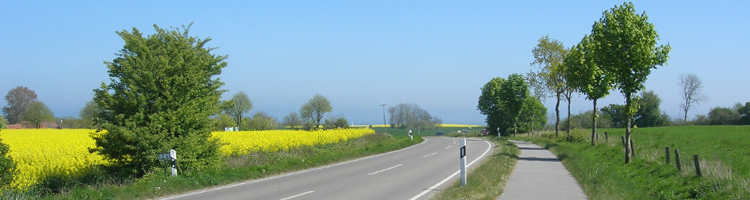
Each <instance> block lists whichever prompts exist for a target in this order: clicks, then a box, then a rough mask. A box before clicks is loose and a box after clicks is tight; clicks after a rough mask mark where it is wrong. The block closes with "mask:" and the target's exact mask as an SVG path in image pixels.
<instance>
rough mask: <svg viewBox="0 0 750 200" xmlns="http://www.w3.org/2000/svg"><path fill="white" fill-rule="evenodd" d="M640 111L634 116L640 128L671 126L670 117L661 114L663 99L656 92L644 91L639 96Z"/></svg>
mask: <svg viewBox="0 0 750 200" xmlns="http://www.w3.org/2000/svg"><path fill="white" fill-rule="evenodd" d="M637 99H638V111H636V113H635V115H634V116H633V119H634V122H635V123H634V124H635V125H636V126H638V127H658V126H666V125H669V123H670V122H671V120H669V116H665V115H663V114H662V113H661V109H660V108H659V106H661V98H659V95H656V93H654V91H643V92H641V95H640V96H638V98H637Z"/></svg>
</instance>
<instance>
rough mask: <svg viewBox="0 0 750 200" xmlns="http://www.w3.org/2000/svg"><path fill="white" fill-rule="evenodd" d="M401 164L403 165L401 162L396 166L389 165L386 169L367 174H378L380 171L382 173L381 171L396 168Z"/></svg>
mask: <svg viewBox="0 0 750 200" xmlns="http://www.w3.org/2000/svg"><path fill="white" fill-rule="evenodd" d="M399 166H401V164H398V165H396V166H393V167H389V168H388V169H384V170H380V171H376V172H373V173H369V174H367V175H370V176H372V175H375V174H378V173H380V172H384V171H388V170H391V169H393V168H396V167H399Z"/></svg>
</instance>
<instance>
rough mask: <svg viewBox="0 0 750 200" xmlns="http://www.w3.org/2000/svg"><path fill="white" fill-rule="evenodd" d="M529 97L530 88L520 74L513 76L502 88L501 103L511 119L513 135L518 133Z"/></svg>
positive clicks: (509, 77)
mask: <svg viewBox="0 0 750 200" xmlns="http://www.w3.org/2000/svg"><path fill="white" fill-rule="evenodd" d="M528 96H529V86H528V84H526V80H524V77H523V76H522V75H520V74H511V75H510V76H508V80H507V81H506V82H505V84H503V85H502V86H501V87H500V101H501V102H502V103H503V108H504V109H505V114H506V115H507V116H508V117H509V118H510V119H511V122H512V124H513V133H514V134H517V133H518V123H519V117H520V116H521V109H522V108H523V105H524V101H526V98H528Z"/></svg>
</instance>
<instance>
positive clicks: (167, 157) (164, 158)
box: [158, 149, 177, 176]
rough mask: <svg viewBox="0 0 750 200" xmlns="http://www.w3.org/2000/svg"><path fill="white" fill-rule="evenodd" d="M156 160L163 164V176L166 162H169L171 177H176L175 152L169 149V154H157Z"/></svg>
mask: <svg viewBox="0 0 750 200" xmlns="http://www.w3.org/2000/svg"><path fill="white" fill-rule="evenodd" d="M158 159H159V161H161V162H164V174H165V175H166V173H167V162H171V167H170V168H172V170H171V171H172V176H177V151H175V150H174V149H170V150H169V152H162V153H159V155H158Z"/></svg>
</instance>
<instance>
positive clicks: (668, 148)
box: [665, 147, 669, 164]
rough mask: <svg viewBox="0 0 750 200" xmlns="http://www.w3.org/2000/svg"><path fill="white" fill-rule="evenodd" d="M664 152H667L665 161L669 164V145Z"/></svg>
mask: <svg viewBox="0 0 750 200" xmlns="http://www.w3.org/2000/svg"><path fill="white" fill-rule="evenodd" d="M665 152H667V162H666V163H667V164H669V147H667V150H666V151H665Z"/></svg>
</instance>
